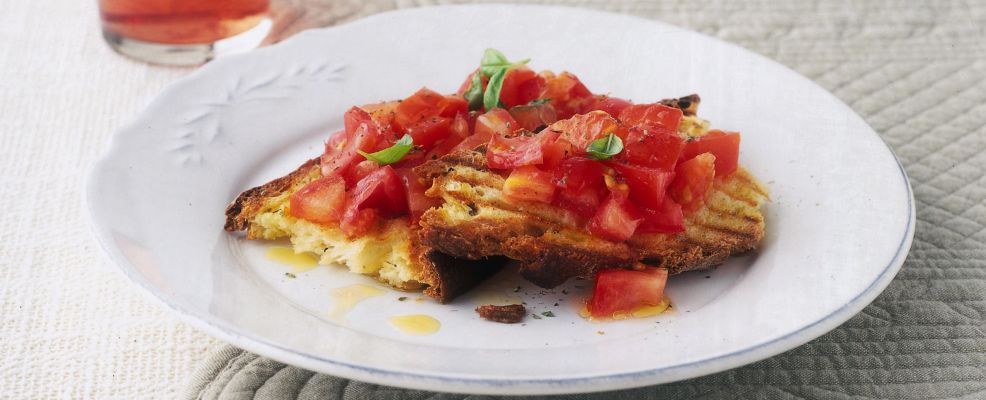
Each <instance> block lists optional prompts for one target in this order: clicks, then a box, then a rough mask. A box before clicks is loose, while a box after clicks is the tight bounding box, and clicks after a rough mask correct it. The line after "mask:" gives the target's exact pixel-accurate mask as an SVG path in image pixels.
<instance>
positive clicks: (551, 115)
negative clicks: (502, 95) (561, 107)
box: [510, 104, 558, 132]
mask: <svg viewBox="0 0 986 400" xmlns="http://www.w3.org/2000/svg"><path fill="white" fill-rule="evenodd" d="M510 116H511V117H514V120H516V121H517V126H519V127H520V128H523V129H527V130H529V131H532V132H537V131H540V130H541V129H543V128H545V127H547V126H548V125H551V124H553V123H554V122H555V121H558V115H557V114H555V109H554V108H552V107H551V105H549V104H535V105H529V106H528V105H524V106H516V107H511V108H510Z"/></svg>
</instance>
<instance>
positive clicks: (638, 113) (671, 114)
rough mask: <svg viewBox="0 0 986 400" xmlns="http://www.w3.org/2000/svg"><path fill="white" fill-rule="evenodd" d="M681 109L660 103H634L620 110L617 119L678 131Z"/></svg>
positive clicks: (627, 123) (626, 123)
mask: <svg viewBox="0 0 986 400" xmlns="http://www.w3.org/2000/svg"><path fill="white" fill-rule="evenodd" d="M681 115H682V114H681V110H680V109H678V108H674V107H668V106H665V105H661V104H636V105H632V106H630V107H627V108H625V109H623V111H620V115H619V117H618V119H619V120H620V122H622V123H623V124H624V125H627V126H636V125H643V124H647V125H653V126H656V127H659V128H664V129H666V130H669V131H671V132H677V131H678V124H679V123H680V122H681Z"/></svg>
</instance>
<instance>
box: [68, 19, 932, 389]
mask: <svg viewBox="0 0 986 400" xmlns="http://www.w3.org/2000/svg"><path fill="white" fill-rule="evenodd" d="M452 8H456V9H463V8H474V9H487V10H490V9H497V8H530V9H537V10H559V9H562V10H565V11H567V12H582V13H598V14H604V15H606V16H608V17H619V18H627V19H632V20H635V21H644V22H647V23H650V24H656V25H659V26H662V27H664V28H668V29H673V30H678V31H685V32H688V33H689V34H693V35H699V36H701V37H704V38H705V39H709V40H712V41H715V42H718V43H719V44H720V45H726V46H729V47H733V48H735V49H738V50H740V51H741V52H743V53H744V54H746V55H747V56H752V57H755V58H759V59H761V60H763V61H767V62H769V63H772V64H774V65H776V66H778V67H780V68H782V69H784V70H787V71H788V72H790V73H793V74H795V75H797V76H799V77H801V78H802V79H804V80H806V81H808V82H810V83H811V84H812V85H813V86H815V87H816V88H818V89H820V90H821V91H822V92H824V93H825V94H826V95H828V96H829V97H831V98H832V99H833V100H835V102H836V103H837V104H839V105H840V106H841V107H842V108H844V109H845V110H846V111H847V112H849V113H851V114H852V115H853V116H855V117H857V118H859V119H860V120H861V122H862V123H863V125H864V126H865V127H866V128H868V130H869V132H868V133H871V134H873V135H874V136H876V138H877V139H878V140H879V141H880V142H881V143H882V144H883V145H884V148H886V149H887V151H888V152H889V153H890V155H891V156H892V157H893V159H894V161H895V162H896V164H897V167H898V170H899V172H900V176H901V179H902V180H903V184H904V187H905V196H906V203H907V209H908V213H907V219H906V222H905V230H904V234H903V236H902V238H901V240H900V242H899V244H898V247H897V250H896V251H895V253H894V256H893V257H892V258H891V259H890V261H889V262H888V263H887V264H886V265H885V266H884V268H883V270H882V271H881V272H880V273H879V275H877V277H876V278H875V279H874V280H873V281H872V282H870V284H869V285H868V286H867V287H866V288H865V289H864V290H863V291H862V292H860V293H858V294H857V295H856V296H855V297H854V298H852V300H850V301H849V302H847V303H846V304H845V305H843V306H841V307H840V308H838V309H836V310H835V311H833V312H832V313H830V314H828V315H826V316H824V317H822V318H821V319H819V320H817V321H814V322H812V323H810V324H807V325H805V326H803V327H801V328H799V329H797V330H795V331H792V332H789V333H787V334H785V335H783V336H780V337H777V338H774V339H772V340H769V341H766V342H763V343H759V344H756V345H754V346H749V347H745V348H743V349H739V350H736V351H733V352H729V353H725V354H721V355H717V356H713V357H708V358H704V359H700V360H695V361H691V362H687V363H683V364H676V365H671V366H664V367H659V368H652V369H646V370H640V371H633V372H622V373H613V374H602V375H594V376H583V377H573V378H542V379H496V378H472V377H450V376H444V375H440V374H429V373H425V372H404V371H394V370H387V369H381V368H376V367H369V366H362V365H356V364H351V363H349V362H346V361H340V360H335V359H330V358H325V357H321V356H317V355H313V354H306V353H303V352H300V351H298V350H295V349H291V348H287V347H285V346H281V345H278V344H276V343H272V342H270V341H268V340H267V339H265V338H261V337H256V336H253V335H250V334H248V333H240V332H237V331H236V330H234V329H231V327H227V326H224V325H223V324H219V323H216V322H214V321H210V320H209V318H208V315H200V313H198V312H196V310H194V309H188V308H185V307H183V306H181V305H179V304H177V302H175V301H174V300H173V299H170V298H168V297H167V296H165V295H163V294H161V293H159V292H158V291H157V290H156V289H154V288H152V287H151V286H150V285H149V282H146V281H145V280H144V279H143V278H141V277H140V276H137V273H136V268H134V266H133V264H132V263H131V262H130V261H129V260H128V259H127V258H126V257H125V256H124V255H123V254H122V253H121V252H120V249H118V248H116V247H115V246H113V245H112V244H111V243H112V240H111V239H110V235H109V233H108V231H107V228H106V227H105V226H103V225H102V224H101V223H100V222H99V221H97V212H96V210H95V209H94V206H93V205H92V204H93V200H94V199H96V198H97V196H98V193H97V190H96V186H95V185H94V182H95V181H98V180H99V179H101V178H99V176H98V175H99V172H100V171H102V170H103V169H104V168H105V166H106V165H107V164H108V163H109V162H110V161H111V159H112V157H113V156H114V155H115V154H116V153H117V152H118V151H119V149H118V146H119V144H120V140H119V138H120V137H121V136H123V135H124V134H125V133H127V132H131V131H133V129H134V128H135V127H136V126H137V125H138V124H139V123H140V121H141V120H142V119H143V118H144V117H145V114H146V111H147V110H149V109H152V108H154V106H155V105H156V104H158V103H160V102H161V101H162V99H164V98H167V97H169V96H170V94H171V93H172V92H176V91H178V90H179V89H180V88H181V87H183V86H185V85H187V84H188V83H189V82H194V81H195V80H196V79H198V76H200V75H202V74H203V71H209V70H212V69H217V68H220V67H221V66H222V65H225V64H230V63H234V62H237V60H238V59H242V58H247V57H253V56H256V54H258V51H252V52H247V53H242V54H237V55H231V56H229V57H226V58H223V59H218V60H215V61H212V62H211V63H210V64H208V65H205V66H202V67H200V68H199V69H197V70H196V71H194V72H192V73H190V74H188V75H186V76H184V77H182V78H180V79H177V80H175V81H173V82H171V83H169V84H167V85H166V86H165V87H164V88H163V89H162V90H161V91H160V92H159V93H158V94H157V95H156V96H155V97H154V98H153V99H152V100H151V101H150V102H148V103H147V104H146V105H145V106H144V107H143V108H142V109H141V111H140V112H139V113H138V114H136V115H134V116H132V117H131V118H130V119H129V122H127V123H126V124H124V125H122V126H121V127H120V128H118V129H117V130H115V131H114V133H113V134H112V135H111V137H110V140H109V143H108V144H107V147H106V149H105V150H104V151H103V153H102V154H101V155H100V157H99V158H98V159H97V161H96V162H95V163H94V164H93V165H92V167H91V169H90V171H89V173H88V174H87V175H86V181H85V183H84V185H85V190H84V191H83V193H82V202H83V209H85V210H87V217H88V218H87V219H88V222H89V228H90V232H91V233H92V236H93V237H94V238H95V239H96V242H97V244H98V245H99V247H100V249H101V250H102V253H103V254H104V257H106V259H107V260H109V261H111V262H112V263H113V264H114V265H115V266H116V267H117V268H116V269H118V270H119V272H121V273H122V274H123V275H124V276H125V277H126V278H127V279H128V280H130V281H131V282H132V283H136V284H137V285H138V286H139V287H140V288H141V289H142V290H140V292H141V293H142V294H143V295H144V296H146V297H148V298H150V299H152V300H153V301H154V302H156V303H157V304H159V305H161V306H163V307H164V308H165V309H167V310H169V311H170V312H172V313H173V314H174V315H175V316H177V317H178V318H179V319H180V320H181V321H183V322H185V323H188V324H190V325H192V326H194V327H196V328H198V329H200V330H202V331H204V332H205V333H207V334H209V335H211V336H213V337H215V338H217V339H220V340H223V341H225V342H227V343H230V344H233V345H235V346H237V347H240V348H243V349H245V350H247V351H251V352H255V353H258V354H260V355H263V356H265V357H270V358H273V359H277V360H281V361H284V362H286V363H288V364H292V365H297V366H301V367H303V368H306V369H311V370H315V371H319V372H323V373H327V374H331V375H335V376H339V377H343V378H347V379H355V380H360V381H365V382H371V383H377V384H383V385H396V386H400V387H405V388H412V389H421V390H434V391H442V392H453V393H477V394H566V393H580V392H598V391H606V390H615V389H627V388H632V387H641V386H648V385H654V384H660V383H667V382H672V381H678V380H682V379H688V378H694V377H698V376H702V375H706V374H710V373H715V372H720V371H725V370H728V369H732V368H736V367H739V366H742V365H746V364H749V363H752V362H756V361H759V360H763V359H766V358H769V357H772V356H775V355H777V354H780V353H782V352H785V351H788V350H790V349H793V348H795V347H797V346H800V345H802V344H804V343H807V342H809V341H811V340H814V339H816V338H817V337H819V336H821V335H823V334H824V333H826V332H829V331H831V330H832V329H834V328H836V327H838V326H839V325H841V324H842V323H844V322H845V321H847V320H849V319H850V318H851V317H853V316H854V315H856V314H857V313H858V312H860V311H861V310H862V309H863V308H865V307H866V306H867V305H868V304H870V303H871V302H872V301H873V300H874V299H875V298H876V297H877V296H878V295H879V294H880V293H882V292H883V290H884V289H885V288H886V287H887V286H888V285H889V284H890V282H891V281H892V280H893V278H894V277H895V276H896V274H897V272H898V271H899V270H900V268H901V266H902V265H903V263H904V261H905V259H906V256H907V254H908V252H909V250H910V247H911V243H912V242H913V238H914V230H915V216H916V209H915V204H914V194H913V189H912V187H911V184H910V179H909V178H908V176H907V171H906V170H905V168H904V167H903V165H902V164H901V162H900V159H899V158H898V157H897V155H896V154H895V152H894V151H893V149H892V148H890V146H889V145H888V144H887V143H886V142H885V141H884V140H883V139H882V138H881V137H880V135H879V134H878V133H877V132H876V130H874V129H873V128H872V127H871V126H870V125H869V124H868V123H867V122H866V121H865V120H864V119H862V117H861V116H860V115H859V114H858V113H856V112H855V110H853V109H852V108H851V107H849V106H848V105H847V104H846V103H845V102H843V101H842V100H841V99H839V98H837V97H836V96H835V95H834V94H832V93H831V92H830V91H828V90H826V89H825V88H824V87H821V86H820V85H818V84H817V83H816V82H815V81H813V80H811V79H808V78H807V77H804V76H803V75H801V74H800V73H798V72H797V71H794V70H792V69H790V68H789V67H787V66H785V65H783V64H781V63H779V62H777V61H774V60H772V59H770V58H767V57H765V56H763V55H760V54H758V53H756V52H753V51H751V50H748V49H746V48H743V47H741V46H738V45H736V44H733V43H730V42H727V41H724V40H722V39H719V38H716V37H713V36H709V35H706V34H703V33H701V32H696V31H692V30H689V29H685V28H681V27H678V26H674V25H671V24H669V23H666V22H663V21H658V20H653V19H648V18H643V17H638V16H634V15H628V14H621V13H614V12H608V11H600V10H593V9H585V8H578V7H570V6H557V5H530V4H509V5H508V4H465V5H439V6H426V7H417V8H409V9H396V10H390V11H386V12H382V13H377V14H373V15H370V16H368V17H364V18H361V19H358V20H355V21H352V22H348V23H345V24H341V25H336V26H332V27H325V28H316V29H309V30H306V31H303V32H300V33H299V34H297V35H295V36H293V37H291V38H289V39H287V40H285V41H283V42H280V43H278V44H275V45H272V46H268V47H267V48H265V49H278V48H282V47H287V46H288V45H290V44H291V43H293V42H295V41H297V38H299V37H301V36H304V35H311V34H318V33H321V32H325V31H333V30H339V29H340V28H346V27H350V26H353V25H358V24H368V23H373V21H374V20H376V19H379V18H383V17H387V16H391V15H394V14H402V13H415V12H422V10H425V11H424V12H436V10H437V11H439V12H440V10H441V9H452ZM268 51H269V50H268ZM265 52H266V51H263V49H260V53H265Z"/></svg>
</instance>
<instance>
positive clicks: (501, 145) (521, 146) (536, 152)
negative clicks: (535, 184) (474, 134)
mask: <svg viewBox="0 0 986 400" xmlns="http://www.w3.org/2000/svg"><path fill="white" fill-rule="evenodd" d="M557 138H558V133H557V132H552V131H542V132H541V133H535V134H531V135H517V136H514V137H505V136H503V135H500V134H495V135H493V137H492V138H491V139H490V144H489V145H488V146H486V163H487V164H488V165H489V166H490V168H495V169H512V168H517V167H521V166H524V165H539V164H541V163H543V162H544V147H545V146H546V145H547V144H549V143H553V142H554V141H555V139H557Z"/></svg>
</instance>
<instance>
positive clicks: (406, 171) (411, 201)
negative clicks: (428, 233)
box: [395, 168, 442, 222]
mask: <svg viewBox="0 0 986 400" xmlns="http://www.w3.org/2000/svg"><path fill="white" fill-rule="evenodd" d="M395 172H396V173H397V175H398V176H400V177H401V182H402V183H403V184H404V189H405V190H406V191H407V195H406V197H407V210H408V214H409V215H410V216H411V221H412V222H416V221H418V220H419V219H421V215H422V214H424V213H425V211H427V210H428V209H429V208H432V207H438V206H441V205H442V201H441V199H437V198H434V197H428V196H426V195H425V191H426V190H428V187H426V186H425V184H424V183H423V182H422V181H421V178H420V177H418V175H417V174H415V173H414V172H413V171H412V170H411V169H410V168H402V169H397V170H395Z"/></svg>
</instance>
